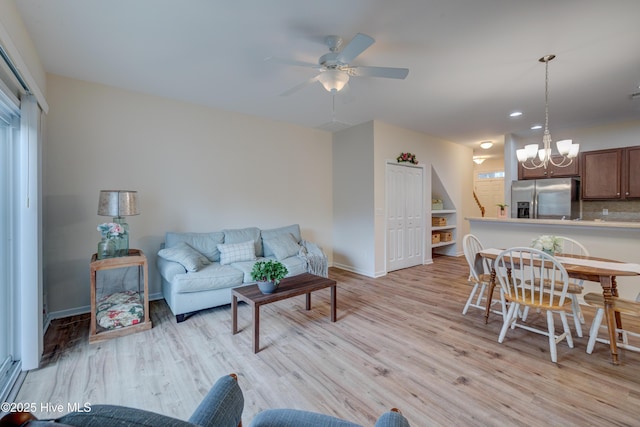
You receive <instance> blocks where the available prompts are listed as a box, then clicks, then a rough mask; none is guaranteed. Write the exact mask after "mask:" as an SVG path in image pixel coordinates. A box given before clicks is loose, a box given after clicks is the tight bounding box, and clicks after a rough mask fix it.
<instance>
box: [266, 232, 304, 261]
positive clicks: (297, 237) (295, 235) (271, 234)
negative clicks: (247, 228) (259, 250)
mask: <svg viewBox="0 0 640 427" xmlns="http://www.w3.org/2000/svg"><path fill="white" fill-rule="evenodd" d="M287 233H290V234H291V235H292V236H293V238H294V239H295V240H296V243H300V240H302V237H301V235H300V226H299V225H298V224H293V225H288V226H286V227H280V228H272V229H269V230H262V231H261V232H260V234H261V235H262V241H263V242H264V240H265V239H270V238H272V237H275V236H279V235H282V234H287ZM264 256H266V257H268V256H273V252H272V251H271V250H269V249H267V248H264Z"/></svg>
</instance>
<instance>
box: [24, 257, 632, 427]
mask: <svg viewBox="0 0 640 427" xmlns="http://www.w3.org/2000/svg"><path fill="white" fill-rule="evenodd" d="M467 274H468V269H467V267H466V264H465V262H464V258H462V257H461V258H450V257H441V258H437V259H436V260H435V263H434V264H433V265H426V266H419V267H414V268H410V269H405V270H401V271H397V272H393V273H390V274H389V275H387V276H386V277H383V278H379V279H371V278H367V277H363V276H359V275H357V274H353V273H349V272H345V271H342V270H338V269H331V271H330V276H331V278H333V279H335V280H337V281H338V321H337V322H336V323H331V322H330V321H329V309H330V305H329V290H328V289H327V290H323V291H319V292H317V293H314V294H313V296H312V310H311V311H305V310H304V297H302V296H301V297H297V298H293V299H290V300H286V301H281V302H278V303H275V304H271V305H268V306H266V307H263V308H262V311H261V324H262V330H261V348H262V351H260V352H259V353H258V354H253V352H252V351H251V330H250V319H251V318H250V311H249V306H247V305H245V304H242V305H240V307H239V324H240V327H241V328H243V329H242V331H241V332H240V333H239V334H237V335H235V336H234V335H231V309H230V306H224V307H219V308H215V309H211V310H207V311H203V312H200V313H198V314H196V315H194V316H192V317H190V318H188V319H187V320H186V321H185V322H183V323H180V324H176V322H175V318H174V317H173V316H172V315H171V312H170V311H169V309H168V307H167V306H166V304H165V303H164V301H155V302H153V303H152V305H151V317H152V321H153V329H151V330H149V331H144V332H140V333H137V334H133V335H129V336H125V337H121V338H117V339H114V340H111V341H107V342H103V343H97V344H91V345H90V344H89V342H88V333H89V320H88V315H83V316H75V317H72V318H67V319H61V320H57V321H54V322H53V323H52V325H51V327H50V328H49V330H48V331H47V334H46V337H45V345H46V349H45V353H46V354H45V355H44V358H43V362H42V367H41V368H40V369H38V370H34V371H32V372H30V373H29V374H28V375H27V377H26V379H25V382H24V384H23V386H22V388H21V390H20V392H19V394H18V398H17V401H20V402H37V403H38V405H39V404H40V403H41V402H52V403H62V404H63V405H65V406H66V405H67V403H68V402H71V403H75V402H77V403H84V402H88V403H90V404H98V403H110V404H121V405H127V406H133V407H138V408H144V409H148V410H151V411H155V412H160V413H164V414H166V415H170V416H174V417H177V418H181V419H187V418H188V417H189V416H190V414H191V412H192V411H193V410H194V408H195V407H196V406H197V405H198V403H199V401H200V400H201V398H202V397H203V396H204V394H205V393H206V392H207V390H208V389H209V387H210V386H211V384H213V382H214V381H215V380H216V379H217V378H218V377H220V376H222V375H226V374H227V373H230V372H236V373H237V374H238V375H239V382H240V385H241V387H242V389H243V392H244V397H245V405H244V413H243V420H244V423H245V425H248V424H249V422H250V420H251V419H252V418H253V417H254V416H255V414H256V413H258V412H259V411H261V410H263V409H267V408H282V407H285V408H298V409H305V410H312V411H317V412H322V413H327V414H332V415H335V416H338V417H341V418H346V419H348V420H351V421H353V422H357V423H360V424H363V425H365V426H371V425H373V424H374V422H375V419H376V418H377V417H378V416H379V415H380V414H381V413H382V412H384V411H386V410H388V409H389V408H392V407H399V408H400V409H401V410H402V412H403V413H404V414H405V416H406V417H407V418H408V419H409V421H410V422H411V423H412V425H413V426H426V425H448V426H451V425H455V426H462V425H478V426H487V425H528V426H534V425H540V426H542V425H562V426H570V425H580V426H587V425H594V426H595V425H597V426H602V425H638V424H639V423H640V419H639V414H640V409H639V408H640V354H637V353H633V352H629V351H627V352H625V351H624V350H620V359H621V362H622V364H621V365H620V366H613V365H611V364H610V362H609V360H610V359H609V353H608V347H607V346H605V345H603V344H597V345H596V350H595V351H594V353H593V354H592V355H588V354H586V352H585V348H586V343H587V337H586V335H587V332H588V326H589V324H590V323H591V319H592V318H593V311H592V310H589V309H588V308H585V316H586V317H587V325H585V327H584V332H585V338H576V339H575V348H574V349H569V348H568V347H567V345H566V343H562V344H560V345H559V347H558V361H559V363H558V364H553V363H551V361H550V359H549V353H548V344H547V338H546V337H544V336H542V335H537V334H533V333H530V332H527V331H524V330H520V329H517V330H513V331H510V333H508V334H507V338H506V339H505V342H504V343H503V344H499V343H498V342H497V337H498V332H499V329H500V326H501V318H499V317H498V316H497V315H492V317H491V318H490V322H489V324H488V325H485V324H484V319H483V313H481V312H480V311H479V310H474V309H471V310H470V312H469V313H468V314H467V315H466V316H463V315H462V314H461V310H462V307H463V305H464V302H465V300H466V297H467V295H468V293H469V290H470V287H469V286H468V285H467V282H466V278H467ZM533 317H534V318H535V315H534V316H533ZM37 415H38V416H40V417H46V416H55V415H57V414H55V413H43V412H40V413H37Z"/></svg>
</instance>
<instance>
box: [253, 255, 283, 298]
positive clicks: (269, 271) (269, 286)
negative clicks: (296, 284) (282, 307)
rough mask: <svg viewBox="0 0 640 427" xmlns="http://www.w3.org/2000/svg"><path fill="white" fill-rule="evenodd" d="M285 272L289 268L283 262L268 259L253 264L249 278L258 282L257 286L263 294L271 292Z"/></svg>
mask: <svg viewBox="0 0 640 427" xmlns="http://www.w3.org/2000/svg"><path fill="white" fill-rule="evenodd" d="M287 274H289V270H287V267H286V266H285V265H284V264H283V263H281V262H280V261H276V260H272V259H270V260H267V261H258V262H256V263H255V264H253V269H251V280H255V281H256V282H258V287H259V288H260V291H261V292H262V293H263V294H271V293H273V291H275V290H276V289H277V288H278V285H279V284H280V280H282V279H283V278H284V277H285V276H286V275H287Z"/></svg>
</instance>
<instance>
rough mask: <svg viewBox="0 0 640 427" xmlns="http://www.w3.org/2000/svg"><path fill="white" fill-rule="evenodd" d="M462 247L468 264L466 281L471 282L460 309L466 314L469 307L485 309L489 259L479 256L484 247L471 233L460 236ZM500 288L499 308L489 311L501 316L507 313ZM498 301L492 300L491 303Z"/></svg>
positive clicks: (489, 278)
mask: <svg viewBox="0 0 640 427" xmlns="http://www.w3.org/2000/svg"><path fill="white" fill-rule="evenodd" d="M462 248H463V251H464V257H465V258H466V260H467V264H469V278H468V281H469V282H470V283H472V284H473V288H471V292H470V293H469V298H467V302H466V304H465V305H464V308H463V309H462V314H463V315H466V314H467V311H469V307H473V308H477V309H480V310H482V311H483V312H484V311H486V303H487V296H488V293H489V288H490V287H489V284H490V283H491V273H490V272H491V265H490V264H489V260H488V259H486V258H483V257H481V256H480V254H479V252H480V251H481V250H482V249H484V248H483V247H482V243H481V242H480V240H479V239H478V238H477V237H476V236H474V235H473V234H467V235H465V236H464V237H463V238H462ZM498 289H500V301H499V303H500V305H501V310H494V309H492V310H491V311H492V312H494V313H496V314H500V315H502V317H503V320H504V316H505V315H506V314H507V308H506V302H505V299H504V295H503V293H502V288H498ZM494 303H498V301H493V302H492V304H494Z"/></svg>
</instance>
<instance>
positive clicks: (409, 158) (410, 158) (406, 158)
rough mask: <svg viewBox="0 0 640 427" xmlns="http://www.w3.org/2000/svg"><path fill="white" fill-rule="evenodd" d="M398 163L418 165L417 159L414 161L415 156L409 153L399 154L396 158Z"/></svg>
mask: <svg viewBox="0 0 640 427" xmlns="http://www.w3.org/2000/svg"><path fill="white" fill-rule="evenodd" d="M396 160H397V161H398V163H411V164H413V165H417V164H418V159H416V155H415V154H411V153H400V155H399V156H398V157H397V158H396Z"/></svg>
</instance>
